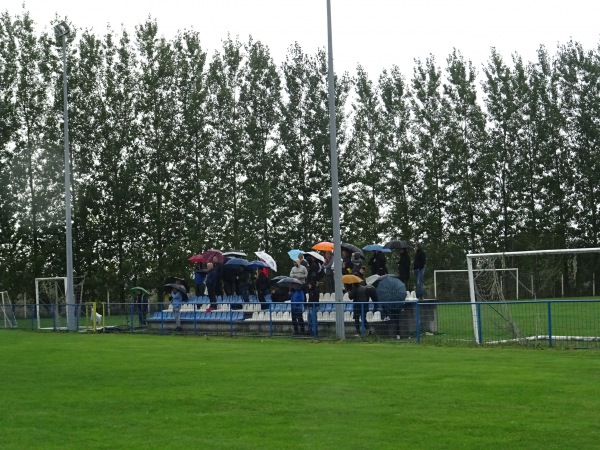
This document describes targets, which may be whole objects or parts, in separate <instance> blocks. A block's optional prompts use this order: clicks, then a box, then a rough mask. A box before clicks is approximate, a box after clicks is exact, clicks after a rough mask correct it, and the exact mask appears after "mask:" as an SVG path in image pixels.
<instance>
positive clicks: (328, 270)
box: [323, 252, 335, 292]
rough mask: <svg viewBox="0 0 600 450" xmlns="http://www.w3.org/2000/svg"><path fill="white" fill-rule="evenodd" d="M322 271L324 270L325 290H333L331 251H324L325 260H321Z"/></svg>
mask: <svg viewBox="0 0 600 450" xmlns="http://www.w3.org/2000/svg"><path fill="white" fill-rule="evenodd" d="M323 272H325V292H334V291H335V287H334V281H333V253H332V252H327V253H325V261H324V262H323Z"/></svg>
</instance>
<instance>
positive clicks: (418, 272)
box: [413, 242, 427, 302]
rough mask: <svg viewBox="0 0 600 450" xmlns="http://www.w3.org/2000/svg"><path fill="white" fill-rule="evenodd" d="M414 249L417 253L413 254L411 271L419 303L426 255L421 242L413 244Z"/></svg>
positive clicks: (421, 295) (421, 296)
mask: <svg viewBox="0 0 600 450" xmlns="http://www.w3.org/2000/svg"><path fill="white" fill-rule="evenodd" d="M415 249H416V250H417V251H416V253H415V263H414V265H413V271H414V273H415V284H416V285H417V286H416V291H417V292H416V294H417V300H419V301H420V302H421V301H423V276H424V275H425V263H426V262H427V255H426V254H425V251H424V250H423V244H422V243H421V242H417V243H416V244H415Z"/></svg>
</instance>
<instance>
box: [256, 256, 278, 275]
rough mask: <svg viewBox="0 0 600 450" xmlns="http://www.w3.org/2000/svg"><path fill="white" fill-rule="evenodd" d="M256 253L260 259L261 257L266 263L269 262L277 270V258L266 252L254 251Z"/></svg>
mask: <svg viewBox="0 0 600 450" xmlns="http://www.w3.org/2000/svg"><path fill="white" fill-rule="evenodd" d="M254 254H255V255H256V256H258V258H259V259H261V260H263V261H264V262H265V263H267V264H268V265H269V267H270V268H271V269H273V270H274V271H275V272H277V263H276V262H275V260H274V259H273V257H272V256H271V255H269V254H268V253H266V252H254Z"/></svg>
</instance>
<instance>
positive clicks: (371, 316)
mask: <svg viewBox="0 0 600 450" xmlns="http://www.w3.org/2000/svg"><path fill="white" fill-rule="evenodd" d="M365 318H366V319H367V322H373V312H372V311H369V312H368V313H367V315H366V317H365Z"/></svg>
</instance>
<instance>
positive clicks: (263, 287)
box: [255, 270, 271, 311]
mask: <svg viewBox="0 0 600 450" xmlns="http://www.w3.org/2000/svg"><path fill="white" fill-rule="evenodd" d="M270 285H271V283H270V281H269V278H268V277H267V276H266V275H265V273H264V272H263V271H262V270H259V271H258V273H257V274H256V282H255V286H256V293H257V295H258V301H259V302H260V309H261V310H262V311H264V310H266V309H269V305H267V300H266V297H267V294H268V293H269V287H270Z"/></svg>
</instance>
